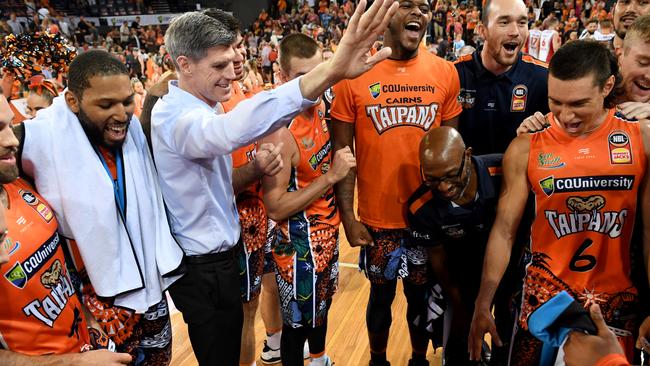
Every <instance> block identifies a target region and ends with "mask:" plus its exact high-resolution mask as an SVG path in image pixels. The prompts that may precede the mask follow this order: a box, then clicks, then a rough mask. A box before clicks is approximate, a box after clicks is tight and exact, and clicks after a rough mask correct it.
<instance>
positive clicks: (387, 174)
mask: <svg viewBox="0 0 650 366" xmlns="http://www.w3.org/2000/svg"><path fill="white" fill-rule="evenodd" d="M459 88H460V82H459V79H458V73H457V72H456V69H455V68H454V66H453V64H452V63H450V62H447V61H445V60H443V59H441V58H439V57H437V56H435V55H433V54H431V53H429V52H418V56H417V57H415V58H413V59H411V60H406V61H396V60H386V61H382V62H381V63H379V64H378V65H377V66H375V67H374V68H373V69H372V70H370V71H369V72H367V73H365V74H363V75H361V76H360V77H358V78H356V79H354V80H344V81H342V82H340V83H338V84H337V85H335V86H334V88H333V91H334V100H333V101H332V108H331V116H332V118H333V119H337V120H339V121H342V122H349V123H354V124H355V131H354V134H355V149H356V158H357V184H358V190H359V216H360V217H361V221H363V222H364V223H366V224H369V225H372V226H375V227H379V228H386V229H399V228H405V227H406V216H405V214H406V211H405V209H406V207H405V205H406V202H407V201H408V198H409V196H410V195H411V193H413V192H414V191H415V190H416V189H417V188H418V186H419V185H420V184H421V182H422V180H421V176H420V165H419V164H420V163H419V161H420V159H419V157H418V147H419V144H420V140H421V139H422V136H424V134H425V133H426V132H427V131H428V130H429V129H431V128H435V127H438V126H440V122H441V121H443V120H449V119H451V118H453V117H456V116H458V115H459V114H460V112H461V111H462V109H461V106H460V104H458V101H457V98H458V93H459Z"/></svg>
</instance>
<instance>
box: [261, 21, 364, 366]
mask: <svg viewBox="0 0 650 366" xmlns="http://www.w3.org/2000/svg"><path fill="white" fill-rule="evenodd" d="M322 61H323V56H322V53H321V51H320V49H319V46H318V44H317V43H316V41H314V40H313V39H312V38H309V37H308V36H306V35H304V34H292V35H289V36H287V37H285V38H284V39H283V40H282V42H281V43H280V65H281V77H282V79H283V82H288V81H290V80H293V79H295V78H298V77H300V76H302V75H304V74H306V73H308V72H309V71H311V70H312V69H314V68H315V67H316V66H318V64H320V63H321V62H322ZM261 142H271V143H273V144H275V145H276V146H283V149H282V152H281V155H282V161H283V165H282V169H281V171H280V172H279V173H278V174H276V175H274V176H269V175H267V176H264V177H263V178H262V182H263V189H264V204H265V206H266V208H267V210H268V215H269V217H270V218H271V219H273V220H275V221H277V223H278V224H277V225H278V230H277V231H278V239H277V241H276V242H275V243H274V244H273V248H272V249H273V259H274V261H275V271H276V279H277V282H278V287H279V291H280V307H281V309H282V318H283V323H284V325H283V329H282V345H281V355H282V364H283V365H284V366H296V365H300V366H302V365H303V345H304V343H305V340H309V352H310V354H311V363H310V365H312V366H330V365H332V361H331V360H330V358H329V357H328V356H327V354H326V353H325V337H326V335H327V315H328V311H329V307H330V304H331V301H332V296H333V295H334V292H335V291H336V287H337V283H338V253H339V251H338V233H339V230H338V228H339V224H340V218H339V213H338V210H337V207H336V202H335V200H334V191H333V189H332V187H333V185H334V184H335V183H336V182H338V181H340V180H341V179H343V178H344V177H345V176H346V175H347V174H348V172H349V171H350V169H351V168H354V167H355V166H356V163H355V159H354V156H353V155H352V152H351V150H350V148H349V147H344V148H341V149H339V150H337V151H336V152H335V153H334V154H332V143H331V141H330V134H329V130H328V128H327V123H326V122H325V104H324V103H323V102H322V101H321V103H319V104H317V105H315V106H314V107H311V108H309V109H306V110H304V111H303V112H302V113H301V114H299V115H298V116H297V117H295V118H294V119H293V120H292V121H291V122H290V123H289V126H288V127H287V128H281V129H279V130H278V131H277V132H276V133H275V134H274V135H271V136H267V137H265V138H263V139H262V140H261Z"/></svg>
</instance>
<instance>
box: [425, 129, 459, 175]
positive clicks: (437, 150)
mask: <svg viewBox="0 0 650 366" xmlns="http://www.w3.org/2000/svg"><path fill="white" fill-rule="evenodd" d="M463 151H465V142H464V141H463V138H462V137H461V136H460V133H458V131H457V130H456V129H455V128H452V127H439V128H434V129H432V130H431V131H429V132H428V133H427V134H426V135H424V137H423V138H422V141H420V165H422V166H423V167H424V166H425V165H426V166H428V167H431V166H439V165H447V164H448V163H451V164H452V165H453V164H455V163H457V162H458V159H459V157H460V155H461V154H462V152H463Z"/></svg>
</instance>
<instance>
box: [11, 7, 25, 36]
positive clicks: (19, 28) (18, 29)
mask: <svg viewBox="0 0 650 366" xmlns="http://www.w3.org/2000/svg"><path fill="white" fill-rule="evenodd" d="M7 24H8V25H9V27H10V28H11V33H13V34H16V35H17V34H22V33H23V32H25V27H23V25H22V24H21V23H20V22H19V21H18V19H16V13H15V12H11V13H9V20H7Z"/></svg>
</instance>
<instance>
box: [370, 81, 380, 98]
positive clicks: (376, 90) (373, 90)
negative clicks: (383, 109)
mask: <svg viewBox="0 0 650 366" xmlns="http://www.w3.org/2000/svg"><path fill="white" fill-rule="evenodd" d="M368 89H369V90H370V95H371V96H372V97H373V98H374V99H377V97H379V96H380V95H381V83H374V84H372V85H370V86H369V87H368Z"/></svg>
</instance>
